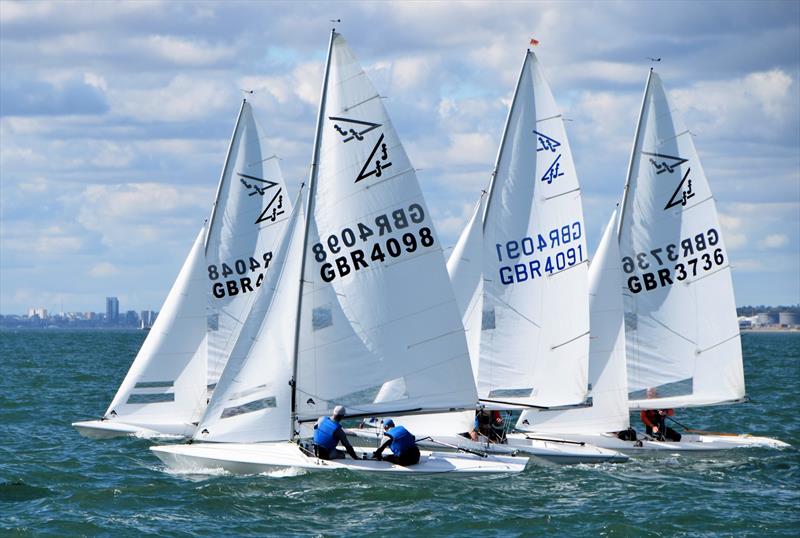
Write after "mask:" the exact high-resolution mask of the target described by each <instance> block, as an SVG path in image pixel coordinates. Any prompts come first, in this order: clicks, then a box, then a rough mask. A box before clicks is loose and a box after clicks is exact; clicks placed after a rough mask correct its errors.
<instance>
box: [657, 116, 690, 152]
mask: <svg viewBox="0 0 800 538" xmlns="http://www.w3.org/2000/svg"><path fill="white" fill-rule="evenodd" d="M670 112H671V111H670ZM688 132H689V129H686V130H685V131H681V132H680V133H677V134H676V135H675V136H670V137H669V138H661V139H659V140H658V141H657V142H656V146H661V145H664V144H666V143H667V142H670V141H672V140H675V139H676V138H678V137H679V136H682V135H685V134H686V133H688Z"/></svg>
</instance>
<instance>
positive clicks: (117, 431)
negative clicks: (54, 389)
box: [72, 420, 195, 439]
mask: <svg viewBox="0 0 800 538" xmlns="http://www.w3.org/2000/svg"><path fill="white" fill-rule="evenodd" d="M72 426H73V427H74V428H75V429H76V430H78V433H79V434H81V435H82V436H83V437H87V438H89V439H112V438H114V437H125V436H128V435H132V436H135V437H142V438H159V437H162V438H163V437H172V438H183V437H189V436H190V435H191V434H192V431H194V428H195V427H194V426H189V427H187V426H186V425H183V424H157V425H150V427H145V426H140V425H136V424H125V423H124V422H116V421H112V420H87V421H84V422H73V423H72Z"/></svg>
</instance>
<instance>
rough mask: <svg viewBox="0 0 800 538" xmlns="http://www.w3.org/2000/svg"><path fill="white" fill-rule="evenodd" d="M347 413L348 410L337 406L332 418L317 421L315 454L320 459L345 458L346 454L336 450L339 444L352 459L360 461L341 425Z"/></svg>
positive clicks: (315, 427)
mask: <svg viewBox="0 0 800 538" xmlns="http://www.w3.org/2000/svg"><path fill="white" fill-rule="evenodd" d="M346 413H347V410H346V409H345V408H344V407H343V406H341V405H337V406H336V407H334V408H333V414H332V415H331V416H330V417H322V418H320V419H319V420H318V421H317V425H316V426H314V452H315V453H316V455H317V457H318V458H320V459H323V460H336V459H340V458H344V452H342V451H341V450H337V449H336V447H337V446H338V445H339V443H342V445H344V448H345V449H346V450H347V453H348V454H350V457H351V458H353V459H354V460H357V459H358V456H357V455H356V451H355V450H353V445H351V444H350V441H348V440H347V435H346V434H345V433H344V430H343V429H342V425H341V424H340V422H341V421H342V419H343V418H344V416H345V414H346Z"/></svg>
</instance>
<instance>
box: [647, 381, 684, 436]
mask: <svg viewBox="0 0 800 538" xmlns="http://www.w3.org/2000/svg"><path fill="white" fill-rule="evenodd" d="M656 397H658V394H657V393H656V389H655V388H653V387H651V388H649V389H647V399H648V400H652V399H653V398H656ZM674 414H675V410H674V409H645V410H643V411H642V412H641V413H639V418H640V419H642V423H643V424H644V427H645V431H646V432H647V435H650V436H652V437H655V438H656V439H657V440H658V441H676V442H677V441H680V440H681V434H679V433H678V432H676V431H675V430H673V429H672V428H668V427H667V425H666V424H665V422H666V418H667V417H671V416H672V415H674Z"/></svg>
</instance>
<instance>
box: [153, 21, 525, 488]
mask: <svg viewBox="0 0 800 538" xmlns="http://www.w3.org/2000/svg"><path fill="white" fill-rule="evenodd" d="M298 205H299V204H298ZM279 250H280V251H281V252H285V256H282V257H281V259H279V260H278V262H277V263H279V264H280V265H279V266H278V265H276V267H275V269H274V272H272V273H271V274H269V275H268V278H269V281H268V283H266V284H265V285H264V286H262V288H261V290H260V293H259V298H258V299H257V303H258V307H257V308H253V309H252V311H251V316H250V317H249V318H250V319H248V320H247V321H246V322H245V330H246V332H243V333H242V334H241V335H240V338H239V340H238V342H237V343H236V346H234V353H233V355H232V356H231V358H230V359H229V361H228V364H227V366H226V368H225V370H224V371H223V374H222V377H221V378H220V381H219V385H218V386H217V389H216V391H215V392H214V394H213V396H212V399H211V402H210V404H209V406H208V408H207V410H206V413H205V415H204V417H203V419H202V420H201V421H200V424H199V426H198V428H197V430H196V432H195V434H194V436H193V439H192V440H193V442H192V443H191V444H183V445H166V446H154V447H151V450H152V451H153V452H154V453H155V454H156V456H158V457H159V458H160V459H161V460H162V461H163V462H164V463H166V464H167V465H168V466H169V467H172V468H177V469H203V468H223V469H225V470H228V471H230V472H245V473H253V472H268V471H272V470H276V469H281V468H287V467H291V468H300V469H306V470H310V471H320V470H332V469H341V468H346V469H351V470H356V471H367V472H383V473H454V474H456V475H459V476H463V475H474V474H485V473H509V472H520V471H522V470H523V469H524V468H525V465H526V464H527V461H528V460H527V458H515V457H503V456H496V457H481V456H477V455H470V454H455V453H439V452H428V451H422V456H421V458H420V462H419V463H418V464H416V465H413V466H410V467H401V466H398V465H393V464H392V463H389V462H386V461H377V460H372V459H359V460H351V459H346V460H341V459H340V460H322V459H319V458H317V457H316V456H314V453H313V451H312V450H310V446H309V445H308V444H307V443H305V442H304V441H302V438H303V437H307V436H308V435H309V434H310V432H311V429H310V425H311V424H313V423H314V422H315V421H316V420H317V419H318V418H319V417H323V416H326V415H330V414H331V413H332V411H333V409H334V407H335V406H336V405H344V406H346V408H347V410H348V416H350V417H351V418H357V417H363V416H373V415H375V416H387V415H398V414H413V413H429V412H443V411H449V410H456V409H466V408H474V405H475V401H476V399H477V394H476V390H475V384H474V381H473V379H472V374H471V369H470V363H469V355H468V351H467V345H466V340H465V337H464V332H463V328H462V327H461V321H460V318H459V313H458V308H457V305H456V302H455V298H454V296H453V292H452V289H451V288H450V286H449V285H448V276H447V272H446V270H445V266H444V258H443V254H442V249H441V246H440V242H439V239H438V236H437V235H436V232H435V230H434V227H433V223H432V221H431V217H430V213H429V211H428V209H427V206H426V204H425V201H424V199H423V197H422V192H421V190H420V187H419V184H418V182H417V179H416V174H415V172H414V169H413V167H412V166H411V163H410V162H409V159H408V157H407V155H406V153H405V151H404V150H403V147H402V145H401V143H400V140H399V138H398V136H397V133H396V132H395V130H394V128H393V126H392V123H391V120H390V119H389V117H388V115H387V113H386V110H385V109H384V107H383V104H382V102H381V99H380V96H379V95H378V93H377V92H376V91H375V88H374V87H373V86H372V83H371V82H370V81H369V79H368V78H367V76H366V74H365V73H364V71H363V69H362V68H361V66H360V65H359V64H358V62H357V61H356V59H355V58H354V56H353V55H352V53H351V52H350V50H349V48H348V46H347V44H346V43H345V41H344V39H343V38H342V36H341V35H340V34H338V33H336V32H335V31H333V32H332V33H331V38H330V43H329V48H328V56H327V62H326V68H325V76H324V80H323V85H322V95H321V98H320V106H319V113H318V117H317V129H316V136H315V142H314V150H313V154H312V161H311V167H310V173H309V183H308V198H307V205H306V213H305V218H301V216H300V211H299V209H296V210H295V214H294V215H293V216H292V222H291V223H290V225H289V226H288V228H287V231H286V233H285V235H284V238H283V240H282V244H281V247H280V249H279ZM390 381H391V382H393V383H396V384H398V385H399V386H401V387H402V390H400V391H398V393H397V394H396V397H395V398H392V399H390V400H387V401H382V402H376V401H375V396H376V394H377V393H378V391H379V390H380V389H381V387H382V386H384V385H385V384H386V383H387V382H390ZM370 453H371V451H370ZM361 456H362V457H365V458H366V456H368V454H367V453H362V455H361Z"/></svg>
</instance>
